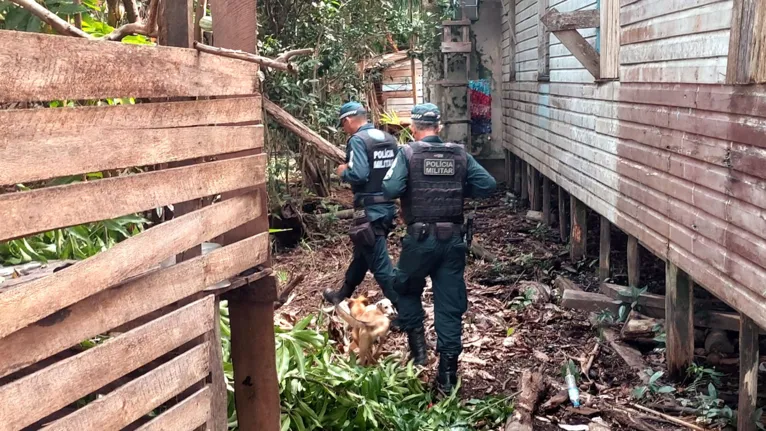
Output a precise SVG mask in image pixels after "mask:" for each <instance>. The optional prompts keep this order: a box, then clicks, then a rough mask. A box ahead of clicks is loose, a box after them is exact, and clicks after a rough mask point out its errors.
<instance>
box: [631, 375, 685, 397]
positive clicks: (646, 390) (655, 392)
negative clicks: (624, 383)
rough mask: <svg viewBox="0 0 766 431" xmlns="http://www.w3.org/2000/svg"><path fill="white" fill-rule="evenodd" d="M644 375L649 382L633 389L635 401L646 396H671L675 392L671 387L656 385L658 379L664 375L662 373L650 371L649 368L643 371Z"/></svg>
mask: <svg viewBox="0 0 766 431" xmlns="http://www.w3.org/2000/svg"><path fill="white" fill-rule="evenodd" d="M644 373H646V375H648V376H649V382H648V383H647V384H646V385H643V386H638V387H636V388H634V389H633V397H634V398H636V399H639V400H641V399H644V398H646V397H647V396H650V397H657V396H661V395H665V394H671V393H673V392H675V391H676V389H675V388H674V387H672V386H668V385H665V386H660V385H659V384H658V382H659V380H660V378H662V376H663V375H664V374H665V373H664V372H663V371H657V372H654V371H652V369H651V368H647V369H646V370H644Z"/></svg>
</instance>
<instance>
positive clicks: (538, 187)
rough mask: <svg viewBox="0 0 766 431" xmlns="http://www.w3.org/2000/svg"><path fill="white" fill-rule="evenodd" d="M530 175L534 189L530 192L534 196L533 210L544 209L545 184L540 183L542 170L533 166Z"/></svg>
mask: <svg viewBox="0 0 766 431" xmlns="http://www.w3.org/2000/svg"><path fill="white" fill-rule="evenodd" d="M530 166H531V165H530ZM530 175H531V177H532V191H531V192H530V195H531V196H532V203H531V206H532V210H534V211H540V210H541V209H543V193H542V191H543V186H542V184H540V172H539V171H538V170H537V169H535V168H532V171H531V173H530Z"/></svg>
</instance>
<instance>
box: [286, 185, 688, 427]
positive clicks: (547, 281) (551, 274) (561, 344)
mask: <svg viewBox="0 0 766 431" xmlns="http://www.w3.org/2000/svg"><path fill="white" fill-rule="evenodd" d="M330 200H332V201H334V202H335V203H337V204H338V205H339V206H340V207H341V208H348V207H349V204H350V202H351V194H350V191H349V190H348V189H343V188H339V189H335V190H334V191H333V196H332V197H331V198H330ZM466 208H467V209H469V210H470V209H473V208H476V218H475V220H476V221H475V228H476V233H475V236H474V240H475V241H477V242H478V243H479V244H481V245H482V246H484V247H485V248H486V249H487V250H489V251H490V252H491V253H493V254H494V255H495V256H497V261H495V262H487V261H485V260H482V259H477V258H474V257H469V259H468V265H467V268H466V274H465V278H466V283H467V285H468V297H469V302H470V305H469V310H468V312H467V313H466V315H465V317H464V332H463V344H464V352H463V354H462V355H461V358H460V375H461V377H462V384H463V387H462V396H463V397H464V398H465V399H470V398H481V397H484V396H487V395H492V394H504V395H514V396H515V395H517V394H518V391H519V390H520V388H519V387H518V386H519V380H520V377H521V373H522V371H524V370H536V371H540V372H541V373H542V374H543V375H544V376H545V379H546V383H547V387H548V390H547V393H545V394H544V396H543V398H542V400H541V401H540V404H544V403H545V402H546V401H550V399H551V398H553V397H554V396H555V395H557V393H558V394H559V395H560V393H561V391H562V390H564V389H565V388H566V386H565V384H564V380H563V377H562V371H561V369H562V366H563V364H564V363H565V362H566V361H567V360H569V359H571V360H573V361H574V363H575V364H576V365H577V367H578V368H581V367H584V366H587V363H588V361H589V359H591V358H592V359H593V360H592V366H591V367H590V370H589V372H588V373H587V374H588V377H587V379H583V381H582V383H581V385H580V389H581V393H582V395H581V397H582V400H583V403H584V407H583V408H581V409H579V410H576V409H573V408H572V407H569V406H570V404H569V401H568V400H567V401H563V402H560V403H559V404H555V403H554V405H553V406H551V407H550V408H542V407H539V408H538V409H537V411H536V412H535V415H534V417H535V424H534V426H535V429H536V430H537V429H539V430H557V429H562V428H560V427H559V424H568V425H576V424H588V423H590V422H591V421H592V420H593V419H594V418H596V417H601V418H602V419H603V420H604V421H605V422H606V424H607V426H608V427H609V428H608V429H615V430H619V429H649V430H661V429H683V428H680V427H678V426H677V425H672V424H669V423H668V422H666V421H663V420H661V419H658V418H657V417H656V416H654V415H650V414H643V413H639V412H638V411H637V410H635V409H633V408H630V407H629V406H628V404H629V403H632V402H634V400H633V399H632V397H631V391H632V390H633V388H634V387H635V386H636V385H639V384H641V383H640V380H639V377H638V373H637V372H636V371H634V370H633V369H631V368H630V367H629V366H628V365H627V364H626V363H625V362H624V361H623V360H622V359H621V358H620V357H619V356H618V355H617V354H616V353H615V352H614V351H613V350H612V349H611V348H610V347H609V345H608V343H601V347H600V348H599V349H598V352H597V353H596V354H595V355H591V353H592V352H593V351H594V347H595V346H596V345H597V344H598V343H599V335H600V331H599V329H598V328H597V327H595V326H594V324H593V323H592V322H591V320H589V316H588V314H587V313H584V312H580V311H577V310H571V309H563V308H561V307H560V306H559V305H557V304H558V302H559V298H560V295H561V292H559V291H558V290H557V289H556V288H555V287H553V285H554V284H555V283H553V281H554V280H555V279H556V277H558V276H560V275H561V276H564V277H567V278H568V279H570V280H572V281H574V282H576V283H577V284H578V285H579V287H580V288H582V289H583V290H586V291H597V290H598V289H597V285H598V282H597V280H596V278H595V276H594V272H595V271H596V270H597V268H598V262H597V256H598V243H597V241H598V232H597V229H598V222H597V219H595V220H594V221H593V222H591V223H589V224H590V226H595V229H596V230H595V231H594V232H593V234H591V235H590V237H591V239H590V240H589V247H588V256H589V258H588V259H585V260H583V261H581V262H576V263H571V262H570V261H569V254H568V249H567V246H566V244H562V242H561V241H560V238H559V231H558V229H555V230H551V229H549V228H547V227H545V226H544V224H541V223H538V222H532V221H529V220H527V218H526V213H527V209H526V208H522V207H521V206H519V205H518V204H517V202H516V200H515V199H514V198H513V197H512V195H511V194H509V193H507V192H506V190H498V191H497V192H496V194H495V195H494V196H492V197H491V198H488V199H482V200H476V201H470V202H467V203H466ZM331 218H332V217H331ZM304 221H305V224H306V225H307V226H308V227H309V229H308V230H309V231H313V230H314V229H316V225H317V224H320V225H323V226H322V227H323V229H324V231H325V232H335V233H334V234H332V235H329V234H324V235H323V234H317V233H313V234H311V235H310V236H311V238H310V239H304V240H303V241H302V242H301V243H300V244H299V246H297V247H295V248H293V249H287V250H279V251H278V252H277V253H276V254H275V258H274V259H275V270H276V273H277V276H278V277H279V278H280V279H281V280H280V281H281V282H282V283H284V282H286V281H287V279H288V278H289V277H290V275H297V274H305V276H306V279H305V281H303V282H302V283H301V285H299V286H298V287H297V289H296V290H295V292H294V293H293V296H292V297H291V298H290V300H289V301H288V303H287V304H286V305H285V306H284V307H282V308H281V309H280V310H279V312H278V319H285V320H287V321H295V319H297V318H300V317H303V316H305V315H307V314H310V313H319V312H320V310H321V309H322V308H325V307H326V306H327V305H326V304H324V303H323V302H322V298H321V291H322V290H323V289H325V288H326V287H338V286H340V283H341V282H342V279H343V274H344V272H345V269H346V266H347V264H348V262H349V261H350V258H351V245H350V242H349V241H348V239H347V237H346V236H345V235H343V234H342V232H345V230H346V229H345V223H347V222H346V221H342V220H338V221H335V220H331V222H321V223H317V222H316V221H313V220H312V219H311V218H310V217H307V218H306V220H304ZM328 223H329V224H331V226H328ZM401 235H403V231H402V227H401V226H400V227H399V228H398V229H397V230H396V231H395V232H394V233H393V234H392V235H391V236H390V237H389V252H390V254H391V255H392V257H393V259H394V261H396V260H397V259H398V254H399V238H400V236H401ZM613 238H614V241H615V243H614V244H615V245H613V250H615V252H614V255H613V256H612V261H613V262H614V265H613V279H614V281H615V282H617V283H622V284H627V283H626V279H627V275H626V271H625V269H624V264H622V265H621V263H622V262H624V261H625V260H624V252H623V256H622V257H621V256H620V251H618V250H625V248H624V247H618V246H617V244H619V242H620V241H624V239H623V238H620V237H619V233H617V236H616V237H615V235H614V234H613ZM594 256H595V257H594ZM644 265H645V266H647V268H646V270H645V271H644V272H643V274H648V275H647V277H648V280H647V282H648V284H649V285H650V286H651V284H652V283H654V282H655V280H656V281H657V283H659V286H661V280H663V279H664V267H663V266H662V262H659V264H658V263H657V262H655V261H654V260H653V259H645V263H644ZM537 283H540V284H542V285H544V286H547V287H548V288H550V289H551V290H550V292H551V295H550V299H547V298H545V295H542V299H541V300H540V301H539V302H538V303H535V302H534V299H533V298H531V295H525V294H524V293H525V292H526V291H527V290H528V289H529V288H530V287H532V288H534V287H536V286H539V284H537ZM357 292H367V293H368V295H372V296H373V297H378V298H381V297H382V296H381V294H380V293H379V289H378V287H377V285H376V284H375V282H374V280H373V279H372V277H371V276H370V275H369V274H368V277H367V279H366V280H365V282H364V283H363V285H362V286H361V287H360V289H358V290H357ZM424 305H425V307H426V311H427V315H428V321H427V323H426V331H427V334H428V337H429V343H430V344H431V350H430V352H429V354H430V355H429V356H430V359H431V363H430V365H429V367H428V370H427V371H426V376H427V377H429V378H430V377H432V376H433V374H434V370H435V366H436V358H435V355H434V352H433V346H434V345H435V334H434V330H433V304H432V294H431V290H430V281H429V286H428V288H427V290H426V292H425V294H424ZM385 351H387V352H401V353H402V354H403V355H404V356H406V355H407V345H406V337H405V335H404V334H401V333H394V334H392V336H391V337H390V338H389V339H388V340H387V342H386V345H385ZM644 361H645V362H646V365H647V368H648V367H651V368H653V369H654V370H659V369H662V367H663V363H664V358H663V357H662V354H661V353H653V352H651V349H649V351H648V352H647V354H646V355H645V356H644ZM538 406H539V405H538ZM687 420H689V421H690V422H693V418H691V417H689V418H687ZM597 421H598V420H597ZM591 429H593V428H591Z"/></svg>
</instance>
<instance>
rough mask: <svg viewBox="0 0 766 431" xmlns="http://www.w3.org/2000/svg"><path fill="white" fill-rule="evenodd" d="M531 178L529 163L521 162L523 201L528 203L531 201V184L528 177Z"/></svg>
mask: <svg viewBox="0 0 766 431" xmlns="http://www.w3.org/2000/svg"><path fill="white" fill-rule="evenodd" d="M528 176H529V164H528V163H527V162H524V161H522V162H521V200H522V202H523V201H526V200H527V199H529V184H528V180H527V177H528Z"/></svg>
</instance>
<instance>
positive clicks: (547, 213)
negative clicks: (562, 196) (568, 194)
mask: <svg viewBox="0 0 766 431" xmlns="http://www.w3.org/2000/svg"><path fill="white" fill-rule="evenodd" d="M543 219H544V220H545V224H546V226H550V225H551V180H549V179H548V177H545V176H544V177H543Z"/></svg>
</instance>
